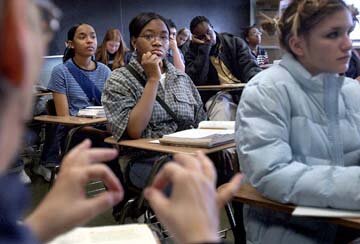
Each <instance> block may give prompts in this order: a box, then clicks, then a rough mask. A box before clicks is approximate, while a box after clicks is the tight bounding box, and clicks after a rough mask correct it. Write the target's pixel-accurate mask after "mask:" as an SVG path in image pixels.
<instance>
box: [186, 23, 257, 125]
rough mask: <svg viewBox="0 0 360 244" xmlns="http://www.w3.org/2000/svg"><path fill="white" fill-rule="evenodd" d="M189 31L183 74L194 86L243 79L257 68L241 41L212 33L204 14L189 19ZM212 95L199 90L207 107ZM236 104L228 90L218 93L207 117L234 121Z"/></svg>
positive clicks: (247, 77) (245, 80)
mask: <svg viewBox="0 0 360 244" xmlns="http://www.w3.org/2000/svg"><path fill="white" fill-rule="evenodd" d="M190 31H191V33H192V39H191V44H190V48H189V50H188V52H187V53H186V55H185V60H186V73H187V74H188V75H189V76H190V77H191V79H192V80H193V81H194V83H195V85H219V84H229V83H239V82H247V81H248V80H250V78H251V77H253V76H254V75H255V74H257V73H258V72H260V71H261V69H260V67H259V66H258V65H257V63H256V60H255V58H254V57H253V56H252V55H251V53H250V51H249V48H248V46H247V45H246V43H245V42H244V40H242V39H241V38H240V37H237V36H234V35H231V34H227V33H222V34H220V33H217V32H215V31H214V29H213V26H212V25H211V23H210V21H209V20H208V19H207V18H206V17H205V16H197V17H195V18H193V19H192V21H191V23H190ZM215 94H216V91H211V92H204V93H201V95H202V99H203V102H204V103H205V107H206V109H207V110H208V109H209V107H210V106H211V104H212V103H213V100H214V99H215ZM237 99H238V98H237ZM236 107H237V105H236V101H234V99H233V97H232V96H231V95H230V94H229V93H225V94H224V95H222V96H218V97H217V100H216V101H215V106H214V107H213V109H212V110H211V111H210V114H209V119H210V120H235V114H236Z"/></svg>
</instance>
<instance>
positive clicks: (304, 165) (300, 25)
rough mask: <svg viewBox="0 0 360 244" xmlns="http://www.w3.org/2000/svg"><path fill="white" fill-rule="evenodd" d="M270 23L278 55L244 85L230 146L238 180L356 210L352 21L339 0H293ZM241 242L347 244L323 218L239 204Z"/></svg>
mask: <svg viewBox="0 0 360 244" xmlns="http://www.w3.org/2000/svg"><path fill="white" fill-rule="evenodd" d="M274 23H277V24H278V25H277V27H278V30H279V41H280V46H281V47H282V48H283V49H284V51H285V54H284V56H283V58H282V60H281V62H280V63H279V64H278V65H274V66H271V67H270V68H268V69H266V70H264V71H263V72H261V73H259V74H258V75H256V76H255V77H254V78H253V79H252V80H251V81H250V82H249V83H248V84H247V86H246V88H245V90H244V92H243V94H242V97H241V101H240V103H239V107H238V111H237V117H236V118H237V121H236V122H237V123H236V127H237V128H236V146H237V152H238V155H239V162H240V166H241V170H242V172H243V173H244V174H245V176H246V180H247V181H248V182H249V183H250V184H251V185H252V186H254V187H255V188H256V189H257V190H258V191H259V192H260V193H261V194H262V195H264V196H265V197H266V198H269V199H272V200H274V201H278V202H281V203H289V204H293V205H299V206H311V207H319V208H334V209H348V210H359V209H360V204H359V197H360V192H359V187H358V185H359V179H360V140H359V138H360V106H359V104H360V96H359V94H360V84H359V82H358V81H355V80H353V79H350V78H347V77H344V76H340V75H338V74H339V73H344V72H345V71H346V70H347V69H348V67H349V60H350V55H351V50H352V41H351V39H350V33H351V31H352V30H353V26H354V22H353V19H352V16H351V14H350V11H349V8H348V6H347V5H346V3H345V2H344V1H342V0H312V1H308V0H296V1H292V2H291V3H290V4H289V6H288V8H287V9H286V10H285V12H284V13H283V14H282V16H281V18H280V20H279V21H278V22H276V21H274ZM244 220H245V221H244V222H245V226H247V228H246V238H247V242H248V243H279V244H281V243H304V244H310V243H314V244H315V243H349V242H350V241H351V240H352V239H355V238H356V237H359V236H360V232H359V231H358V230H356V229H346V228H344V227H340V226H338V225H336V224H333V223H331V222H330V221H325V220H322V219H320V218H319V219H316V220H315V219H314V218H306V217H300V218H299V217H293V216H291V215H289V214H285V213H281V212H278V211H272V210H269V209H260V208H258V207H255V206H245V208H244Z"/></svg>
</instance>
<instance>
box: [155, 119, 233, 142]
mask: <svg viewBox="0 0 360 244" xmlns="http://www.w3.org/2000/svg"><path fill="white" fill-rule="evenodd" d="M234 128H235V122H234V121H202V122H201V123H200V124H199V128H197V129H188V130H183V131H178V132H175V133H172V134H169V135H164V136H163V137H162V138H160V139H159V141H160V143H161V144H168V145H179V146H190V147H191V146H192V147H204V148H212V147H215V146H219V145H223V144H226V143H230V142H233V141H234Z"/></svg>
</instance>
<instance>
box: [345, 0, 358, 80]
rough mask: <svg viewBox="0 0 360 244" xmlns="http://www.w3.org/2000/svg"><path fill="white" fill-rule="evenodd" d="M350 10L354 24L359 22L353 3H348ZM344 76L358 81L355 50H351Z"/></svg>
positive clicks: (356, 52) (356, 53)
mask: <svg viewBox="0 0 360 244" xmlns="http://www.w3.org/2000/svg"><path fill="white" fill-rule="evenodd" d="M349 7H350V11H351V14H352V16H353V20H354V23H355V25H356V24H359V20H358V18H357V16H358V15H359V11H358V9H357V8H355V7H354V5H350V6H349ZM345 76H346V77H350V78H353V79H357V80H358V81H360V55H359V53H358V51H357V50H355V49H353V50H352V51H351V58H350V62H349V68H348V70H347V71H346V72H345Z"/></svg>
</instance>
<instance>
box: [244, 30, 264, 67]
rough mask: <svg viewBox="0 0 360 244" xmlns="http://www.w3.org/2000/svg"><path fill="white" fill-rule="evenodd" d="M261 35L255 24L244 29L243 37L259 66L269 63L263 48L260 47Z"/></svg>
mask: <svg viewBox="0 0 360 244" xmlns="http://www.w3.org/2000/svg"><path fill="white" fill-rule="evenodd" d="M261 35H262V33H261V31H260V30H259V29H258V28H257V27H256V26H255V25H253V26H250V27H248V28H246V29H245V30H244V39H245V41H246V43H247V44H248V46H249V48H250V50H251V54H252V55H254V57H255V58H256V61H257V63H258V65H260V66H261V65H264V64H268V63H269V57H268V54H267V52H266V51H265V49H264V48H262V47H260V43H261Z"/></svg>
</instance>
